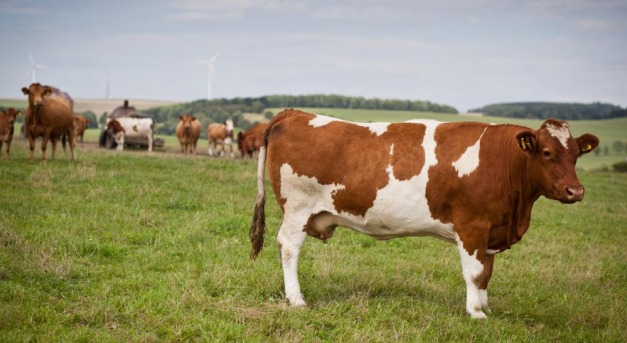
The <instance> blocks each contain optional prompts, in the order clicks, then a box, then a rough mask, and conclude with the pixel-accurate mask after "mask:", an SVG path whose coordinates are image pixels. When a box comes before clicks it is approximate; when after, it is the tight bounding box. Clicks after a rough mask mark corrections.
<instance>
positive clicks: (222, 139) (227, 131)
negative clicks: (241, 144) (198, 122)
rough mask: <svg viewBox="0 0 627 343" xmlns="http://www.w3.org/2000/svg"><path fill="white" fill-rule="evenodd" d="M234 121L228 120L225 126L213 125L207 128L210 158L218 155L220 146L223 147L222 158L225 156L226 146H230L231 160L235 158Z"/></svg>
mask: <svg viewBox="0 0 627 343" xmlns="http://www.w3.org/2000/svg"><path fill="white" fill-rule="evenodd" d="M233 127H234V125H233V120H231V119H227V120H226V121H225V122H224V124H220V123H211V124H209V126H207V141H208V142H209V148H208V150H207V153H208V154H209V156H214V155H217V154H218V151H217V147H218V144H220V146H221V147H222V150H221V151H220V156H224V153H225V151H226V150H225V148H224V145H225V144H226V145H228V146H229V149H230V151H231V158H232V157H233Z"/></svg>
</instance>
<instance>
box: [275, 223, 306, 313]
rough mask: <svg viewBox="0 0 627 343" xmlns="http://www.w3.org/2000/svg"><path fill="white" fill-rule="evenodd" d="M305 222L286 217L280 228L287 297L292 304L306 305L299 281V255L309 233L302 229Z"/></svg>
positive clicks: (280, 246)
mask: <svg viewBox="0 0 627 343" xmlns="http://www.w3.org/2000/svg"><path fill="white" fill-rule="evenodd" d="M305 222H306V220H305ZM302 228H303V224H302V223H301V224H300V225H299V224H298V222H295V221H292V220H289V219H286V218H284V219H283V223H282V224H281V229H280V230H279V235H278V237H277V242H278V244H279V250H280V251H281V264H282V266H283V281H284V283H285V297H286V298H287V301H288V303H289V304H290V306H306V305H307V304H306V303H305V299H303V295H302V293H301V292H300V284H299V283H298V257H299V256H300V249H301V247H302V246H303V242H304V241H305V237H306V236H307V234H306V233H305V232H304V231H303V230H302Z"/></svg>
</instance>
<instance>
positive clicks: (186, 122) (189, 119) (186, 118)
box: [179, 113, 196, 133]
mask: <svg viewBox="0 0 627 343" xmlns="http://www.w3.org/2000/svg"><path fill="white" fill-rule="evenodd" d="M179 120H180V121H181V123H183V130H184V131H185V133H189V129H190V128H191V127H192V123H193V122H194V120H196V117H194V116H192V115H191V114H189V113H185V114H184V115H182V116H179Z"/></svg>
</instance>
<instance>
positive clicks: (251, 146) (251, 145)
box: [237, 124, 268, 158]
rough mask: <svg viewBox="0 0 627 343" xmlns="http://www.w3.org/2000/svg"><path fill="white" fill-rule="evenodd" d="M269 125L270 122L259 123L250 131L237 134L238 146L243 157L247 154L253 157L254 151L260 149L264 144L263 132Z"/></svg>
mask: <svg viewBox="0 0 627 343" xmlns="http://www.w3.org/2000/svg"><path fill="white" fill-rule="evenodd" d="M267 127H268V124H257V125H255V126H253V127H251V128H250V129H249V130H248V131H246V132H240V133H238V134H237V148H238V149H239V152H240V155H241V157H242V158H244V157H245V156H246V155H248V156H249V157H250V158H252V157H253V153H255V152H258V151H259V149H260V148H261V146H262V145H263V133H264V131H265V130H266V128H267Z"/></svg>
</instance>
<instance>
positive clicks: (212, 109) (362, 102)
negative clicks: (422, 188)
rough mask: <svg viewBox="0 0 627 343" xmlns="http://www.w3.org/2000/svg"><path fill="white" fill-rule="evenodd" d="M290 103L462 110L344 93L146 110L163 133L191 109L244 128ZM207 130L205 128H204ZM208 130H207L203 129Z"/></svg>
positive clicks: (205, 119) (206, 120) (209, 119)
mask: <svg viewBox="0 0 627 343" xmlns="http://www.w3.org/2000/svg"><path fill="white" fill-rule="evenodd" d="M288 107H319V108H352V109H373V110H398V111H423V112H436V113H454V114H456V113H458V112H457V110H456V109H455V108H454V107H451V106H448V105H441V104H435V103H432V102H429V101H421V100H398V99H378V98H369V99H367V98H364V97H351V96H343V95H333V94H331V95H325V94H317V95H270V96H262V97H257V98H252V97H248V98H233V99H224V98H222V99H214V100H196V101H192V102H189V103H184V104H176V105H170V106H162V107H157V108H151V109H148V110H144V111H142V112H143V113H145V114H147V115H149V116H151V117H153V118H154V119H155V121H156V122H157V123H159V126H158V127H157V129H156V131H157V133H159V134H173V133H174V130H175V129H176V125H177V124H178V121H179V116H180V115H182V114H184V113H189V114H191V115H192V116H195V117H196V118H198V119H199V120H200V122H201V123H203V125H207V124H209V123H213V122H219V123H221V122H224V121H226V119H228V118H231V119H233V121H234V122H235V123H236V125H237V126H238V127H240V128H242V129H244V130H246V129H248V128H250V126H252V124H253V123H250V122H248V121H246V120H245V119H244V116H243V114H244V113H258V114H266V117H271V116H272V113H268V110H267V109H269V108H288ZM203 131H204V130H203ZM203 134H205V133H203Z"/></svg>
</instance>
